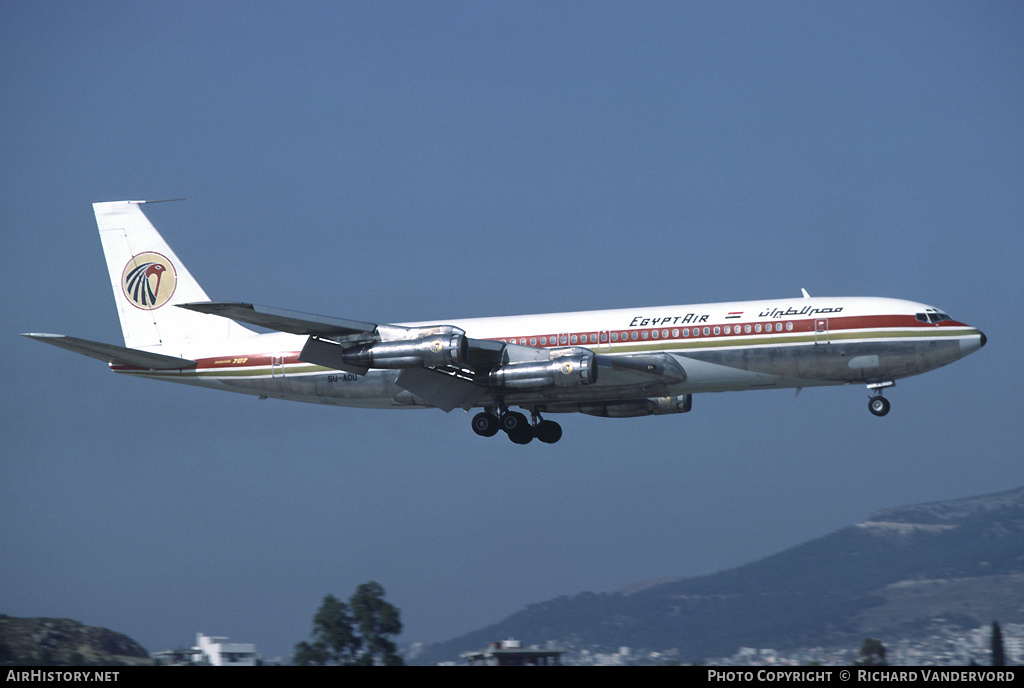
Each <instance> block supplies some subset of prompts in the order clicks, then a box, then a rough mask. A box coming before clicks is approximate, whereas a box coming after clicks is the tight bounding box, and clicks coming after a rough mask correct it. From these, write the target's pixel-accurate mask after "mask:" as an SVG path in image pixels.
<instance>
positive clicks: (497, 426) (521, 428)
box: [473, 409, 562, 444]
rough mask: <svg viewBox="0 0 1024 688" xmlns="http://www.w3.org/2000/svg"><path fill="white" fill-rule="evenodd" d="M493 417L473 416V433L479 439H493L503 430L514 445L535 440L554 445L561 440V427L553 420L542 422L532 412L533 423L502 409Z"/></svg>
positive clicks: (487, 412)
mask: <svg viewBox="0 0 1024 688" xmlns="http://www.w3.org/2000/svg"><path fill="white" fill-rule="evenodd" d="M499 413H500V415H495V414H494V413H491V412H490V411H484V412H483V413H478V414H476V415H475V416H473V432H475V433H476V434H478V435H480V436H481V437H494V436H495V435H497V434H498V431H499V430H504V431H505V434H506V435H508V438H509V439H510V440H512V441H513V442H514V443H516V444H529V443H530V442H531V441H532V440H533V438H535V437H536V438H537V439H538V440H540V441H541V442H544V443H545V444H554V443H555V442H557V441H558V440H560V439H561V438H562V426H561V425H559V424H558V423H556V422H555V421H553V420H544V419H542V418H541V417H540V414H539V413H537V412H536V411H533V412H532V413H531V415H532V416H533V423H532V424H531V423H530V421H528V420H527V419H526V416H524V415H523V414H522V413H519V412H518V411H509V410H508V409H504V410H503V411H500V412H499Z"/></svg>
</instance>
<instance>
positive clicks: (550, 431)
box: [533, 420, 562, 444]
mask: <svg viewBox="0 0 1024 688" xmlns="http://www.w3.org/2000/svg"><path fill="white" fill-rule="evenodd" d="M533 434H534V435H536V436H537V439H539V440H540V441H541V442H544V443H545V444H554V443H555V442H557V441H558V440H560V439H562V426H561V425H559V424H558V423H556V422H555V421H553V420H542V421H541V422H539V423H537V424H536V425H535V426H533Z"/></svg>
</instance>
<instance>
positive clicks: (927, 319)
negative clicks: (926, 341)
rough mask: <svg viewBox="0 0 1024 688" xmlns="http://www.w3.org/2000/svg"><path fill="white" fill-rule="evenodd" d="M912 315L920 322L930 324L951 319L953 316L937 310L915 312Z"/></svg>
mask: <svg viewBox="0 0 1024 688" xmlns="http://www.w3.org/2000/svg"><path fill="white" fill-rule="evenodd" d="M914 317H915V318H916V319H917V320H920V321H921V322H924V323H932V324H935V323H938V322H942V321H943V320H952V319H953V318H951V317H949V316H948V315H946V314H945V313H939V312H938V311H928V312H926V313H916V314H915V315H914Z"/></svg>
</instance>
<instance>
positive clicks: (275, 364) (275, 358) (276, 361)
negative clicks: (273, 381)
mask: <svg viewBox="0 0 1024 688" xmlns="http://www.w3.org/2000/svg"><path fill="white" fill-rule="evenodd" d="M270 376H271V377H275V378H277V377H284V354H274V355H272V356H271V357H270Z"/></svg>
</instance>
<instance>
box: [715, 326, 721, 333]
mask: <svg viewBox="0 0 1024 688" xmlns="http://www.w3.org/2000/svg"><path fill="white" fill-rule="evenodd" d="M715 334H722V328H720V327H719V326H718V325H715Z"/></svg>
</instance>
